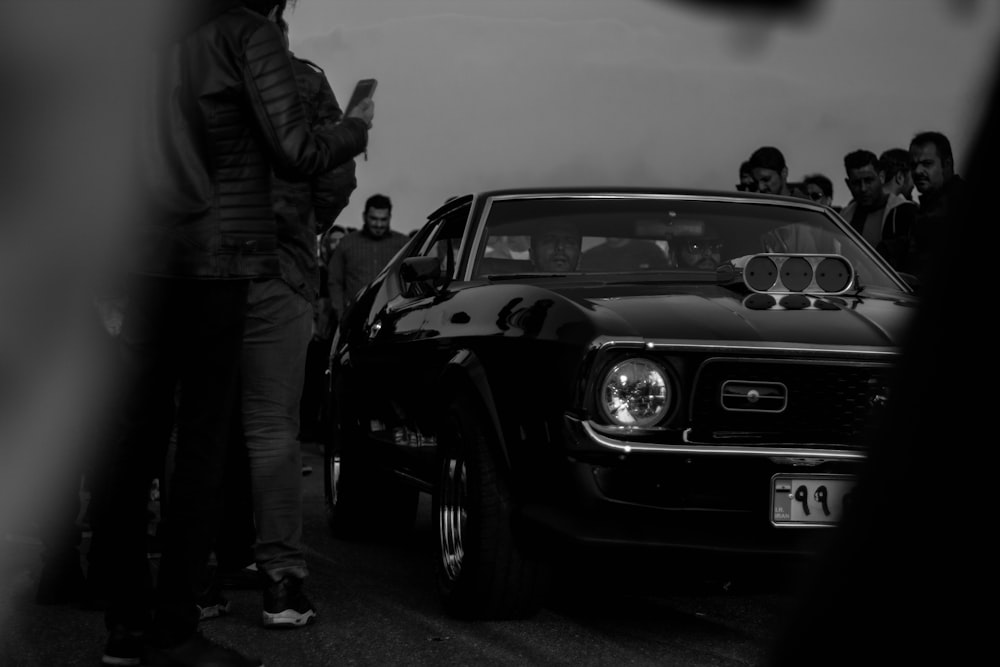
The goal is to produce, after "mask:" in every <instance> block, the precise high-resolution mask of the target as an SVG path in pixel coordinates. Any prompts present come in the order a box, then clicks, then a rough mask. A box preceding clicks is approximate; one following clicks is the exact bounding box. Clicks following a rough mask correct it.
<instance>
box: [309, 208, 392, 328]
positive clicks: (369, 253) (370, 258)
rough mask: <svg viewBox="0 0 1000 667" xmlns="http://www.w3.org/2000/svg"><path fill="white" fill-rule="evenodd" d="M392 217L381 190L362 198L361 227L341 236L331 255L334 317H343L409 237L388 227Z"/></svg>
mask: <svg viewBox="0 0 1000 667" xmlns="http://www.w3.org/2000/svg"><path fill="white" fill-rule="evenodd" d="M391 219H392V200H390V199H389V198H388V197H386V196H385V195H382V194H376V195H372V196H371V197H369V198H368V201H366V202H365V212H364V225H363V226H362V228H361V230H360V231H357V232H351V233H350V234H348V235H347V236H345V237H344V238H343V239H341V241H340V245H338V246H337V249H336V250H334V251H333V253H332V254H331V255H330V265H329V268H328V276H329V278H328V280H329V288H330V304H331V307H332V308H333V311H334V313H335V314H336V316H337V318H339V319H343V317H344V313H345V312H346V310H347V309H348V308H349V307H350V306H351V304H352V303H353V302H354V297H355V296H357V294H358V292H359V291H360V290H361V289H362V288H363V287H364V286H365V285H367V284H368V283H370V282H371V281H372V280H373V279H374V278H375V276H377V275H378V273H379V271H381V270H382V269H383V268H384V267H385V265H386V264H388V263H389V260H390V259H392V258H393V256H395V254H396V253H397V252H399V250H400V249H401V248H402V247H403V246H404V245H406V242H407V241H409V237H407V236H406V235H405V234H400V233H399V232H397V231H394V230H392V229H390V228H389V223H390V220H391Z"/></svg>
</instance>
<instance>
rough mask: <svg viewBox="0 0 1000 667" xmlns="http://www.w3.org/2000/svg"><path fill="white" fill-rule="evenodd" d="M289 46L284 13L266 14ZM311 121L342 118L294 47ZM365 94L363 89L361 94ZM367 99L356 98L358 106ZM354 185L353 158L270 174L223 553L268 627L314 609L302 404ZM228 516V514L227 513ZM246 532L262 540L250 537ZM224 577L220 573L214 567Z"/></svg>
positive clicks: (216, 600) (216, 598)
mask: <svg viewBox="0 0 1000 667" xmlns="http://www.w3.org/2000/svg"><path fill="white" fill-rule="evenodd" d="M269 18H270V19H271V20H272V21H274V23H275V24H276V25H277V26H278V27H279V28H280V29H281V31H282V34H283V35H284V36H285V43H286V45H287V44H288V23H287V22H286V20H285V18H284V15H283V11H281V10H280V9H277V10H275V11H274V12H272V14H271V15H270V16H269ZM288 55H289V57H290V58H291V61H292V68H293V69H294V71H295V83H296V86H297V88H298V91H299V98H300V99H301V102H302V106H303V110H304V112H305V116H306V121H307V122H308V123H309V125H310V126H311V127H313V128H315V129H331V128H334V127H336V125H337V124H338V123H339V122H341V120H342V119H343V117H344V114H342V113H341V110H340V106H339V105H338V104H337V99H336V97H335V96H334V94H333V91H332V89H331V88H330V84H329V82H328V81H327V79H326V75H325V73H324V72H323V70H322V69H321V68H320V67H319V66H318V65H315V64H314V63H312V62H310V61H308V60H304V59H302V58H298V57H296V56H295V54H293V53H292V52H291V51H289V52H288ZM362 93H364V91H362ZM369 97H370V95H362V96H361V97H360V98H359V99H358V100H356V103H355V104H354V107H355V109H358V108H360V106H359V105H360V104H361V103H362V102H365V101H368V100H369ZM356 186H357V180H356V179H355V175H354V160H353V159H352V160H348V161H347V162H344V163H342V164H340V165H339V166H337V167H336V168H334V169H332V170H330V171H327V172H323V173H321V174H319V175H317V176H315V177H314V178H313V179H311V180H309V181H303V182H293V181H286V180H284V179H282V178H280V177H278V176H275V177H274V178H272V199H273V202H274V204H273V208H274V216H275V221H276V223H277V227H276V229H277V240H278V248H277V250H278V259H279V263H280V267H281V275H280V276H276V277H274V278H270V279H268V280H260V281H256V282H254V283H253V284H251V285H250V289H249V295H248V299H247V316H246V324H245V326H244V329H243V349H242V352H241V362H240V397H239V404H240V412H241V417H242V419H241V427H242V429H241V432H240V431H237V432H235V433H234V434H233V436H234V440H233V441H232V445H233V448H232V450H231V452H230V456H231V459H232V460H231V461H230V463H229V464H228V465H227V471H226V474H227V481H226V483H227V486H228V487H229V491H227V493H226V497H227V506H226V512H227V516H226V517H225V521H224V526H225V527H229V530H225V529H224V530H223V532H222V533H221V534H220V536H219V539H220V543H219V544H218V545H217V547H216V549H215V551H216V558H217V561H218V563H219V570H223V572H225V571H226V570H229V571H230V572H233V571H236V572H238V571H239V570H240V569H242V568H243V567H244V566H246V565H249V563H246V562H238V561H237V562H229V563H226V562H224V558H223V556H224V555H225V554H236V555H238V556H239V557H241V558H244V557H245V554H247V553H248V552H251V551H252V554H253V562H254V563H255V564H256V566H257V571H258V572H259V573H260V576H261V579H262V584H263V611H262V613H261V624H262V625H263V626H264V627H268V628H276V627H282V628H295V627H301V626H304V625H307V624H309V623H312V622H313V621H314V620H315V619H316V610H315V608H314V606H313V604H312V602H311V601H310V600H309V598H308V597H306V595H305V593H304V591H303V585H304V582H305V580H306V578H307V577H308V574H309V572H308V568H307V564H306V560H305V555H304V553H303V549H302V544H301V538H302V474H301V470H302V464H301V460H302V451H301V442H300V441H299V439H298V434H299V430H300V416H301V411H300V402H301V399H302V391H303V388H304V386H305V380H306V370H307V367H306V363H307V359H308V356H309V354H308V353H309V345H310V342H311V339H312V336H313V328H314V327H313V323H314V320H315V309H316V308H317V307H318V300H319V287H320V285H319V275H320V272H319V251H318V248H317V235H321V234H323V233H325V232H326V230H327V229H329V227H330V226H331V225H332V224H333V221H334V219H336V217H337V215H338V214H339V213H340V211H341V210H343V208H344V207H345V206H346V205H347V203H348V200H349V198H350V195H351V193H352V192H353V191H354V188H355V187H356ZM229 514H231V515H229ZM248 536H255V537H256V539H255V540H254V541H253V542H251V543H247V537H248ZM217 574H218V573H217ZM218 583H221V577H217V581H215V582H212V583H211V584H209V586H208V588H207V590H206V591H205V593H203V595H202V599H201V600H200V601H199V607H200V608H201V610H202V617H203V618H210V617H212V616H214V615H218V614H217V613H214V612H216V611H218V612H224V611H225V610H226V609H228V602H227V601H226V600H225V598H224V597H222V595H221V593H220V592H219V590H218V588H219V586H218Z"/></svg>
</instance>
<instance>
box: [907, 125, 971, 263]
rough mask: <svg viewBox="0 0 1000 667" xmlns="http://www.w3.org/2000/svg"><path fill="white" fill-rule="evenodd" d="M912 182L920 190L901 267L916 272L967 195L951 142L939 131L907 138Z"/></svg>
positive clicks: (954, 221) (953, 220)
mask: <svg viewBox="0 0 1000 667" xmlns="http://www.w3.org/2000/svg"><path fill="white" fill-rule="evenodd" d="M910 156H911V157H912V158H913V185H914V187H916V189H917V192H919V193H920V208H919V210H918V211H917V219H916V222H915V226H914V230H913V245H912V247H911V252H910V254H909V257H908V258H907V264H906V267H905V268H904V270H905V271H907V272H909V273H912V274H914V275H916V276H918V277H919V276H920V275H921V273H923V271H924V269H925V268H926V263H927V257H928V256H929V255H930V254H931V247H932V245H933V244H934V242H935V240H936V239H938V238H941V236H942V235H943V234H944V233H947V232H946V230H949V229H950V228H952V227H953V226H954V225H955V223H956V220H955V212H956V211H957V210H958V209H959V208H961V207H962V205H963V203H964V201H965V199H966V198H967V195H968V193H967V190H968V188H967V186H966V183H965V180H964V179H963V178H962V177H961V176H959V175H958V174H956V173H955V158H954V155H953V154H952V152H951V142H950V141H948V138H947V137H946V136H944V135H943V134H941V133H940V132H921V133H919V134H917V135H916V136H914V137H913V139H912V140H911V141H910Z"/></svg>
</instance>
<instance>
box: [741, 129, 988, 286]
mask: <svg viewBox="0 0 1000 667" xmlns="http://www.w3.org/2000/svg"><path fill="white" fill-rule="evenodd" d="M843 161H844V176H845V178H844V182H845V183H846V185H847V189H848V191H850V193H851V200H850V202H849V203H848V204H847V205H846V206H843V207H837V206H834V205H833V181H832V180H831V179H830V178H829V177H827V176H826V175H824V174H809V175H807V176H805V177H804V178H803V179H802V181H798V182H793V181H789V180H788V165H787V164H786V163H785V156H784V155H783V154H782V152H781V150H780V149H778V148H776V147H774V146H762V147H760V148H758V149H757V150H755V151H754V152H753V153H752V154H751V155H750V157H749V159H747V160H745V161H744V162H743V163H742V164H740V169H739V183H737V185H736V189H737V190H739V191H741V192H763V193H770V194H776V195H784V196H790V197H801V198H804V199H810V200H812V201H815V202H818V203H820V204H824V205H826V206H831V207H833V208H834V209H835V210H837V211H838V213H840V215H841V216H842V217H843V218H844V219H845V220H847V222H849V223H850V225H851V227H853V228H854V230H855V231H857V232H858V233H859V234H861V235H862V236H864V238H865V240H866V241H868V242H869V243H870V244H871V245H872V246H874V247H875V249H876V250H878V252H879V253H880V254H881V255H882V256H883V257H884V258H885V259H886V261H888V262H889V264H891V265H892V266H893V268H895V269H896V270H897V271H901V272H903V273H907V274H910V275H911V276H913V277H914V278H916V279H917V280H919V279H920V278H921V276H922V275H923V274H924V273H925V272H926V269H927V262H928V259H929V256H930V254H931V250H932V244H933V243H934V239H935V238H936V237H937V236H938V235H937V234H936V233H935V232H936V230H941V229H946V228H947V225H949V224H950V223H949V221H950V220H951V219H952V218H953V217H954V215H955V212H956V211H957V210H958V209H959V208H960V207H961V205H962V204H963V203H964V201H965V200H966V199H967V198H968V192H967V186H966V184H965V180H964V179H963V178H962V177H961V176H960V175H959V174H958V173H957V172H956V168H955V156H954V153H953V152H952V147H951V141H950V140H949V139H948V137H947V136H945V135H944V134H942V133H941V132H935V131H925V132H918V133H917V134H915V135H914V136H913V137H912V138H911V139H910V143H909V147H908V148H902V147H894V148H889V149H886V150H883V151H882V152H881V153H879V154H876V153H875V152H873V151H871V150H867V149H856V150H853V151H851V152H849V153H847V154H846V155H844V158H843ZM914 190H916V191H917V193H918V196H917V198H916V199H915V198H914V194H913V191H914Z"/></svg>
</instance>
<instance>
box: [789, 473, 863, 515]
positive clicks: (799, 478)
mask: <svg viewBox="0 0 1000 667" xmlns="http://www.w3.org/2000/svg"><path fill="white" fill-rule="evenodd" d="M856 483H857V480H856V479H855V478H854V477H851V476H849V475H775V476H774V477H772V478H771V489H772V493H771V523H773V524H774V525H776V526H832V525H836V524H837V523H840V521H841V520H842V519H843V518H844V510H845V508H846V507H847V506H849V505H850V502H851V492H852V491H853V490H854V485H855V484H856Z"/></svg>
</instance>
